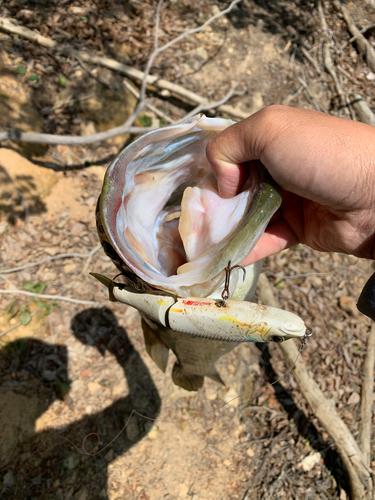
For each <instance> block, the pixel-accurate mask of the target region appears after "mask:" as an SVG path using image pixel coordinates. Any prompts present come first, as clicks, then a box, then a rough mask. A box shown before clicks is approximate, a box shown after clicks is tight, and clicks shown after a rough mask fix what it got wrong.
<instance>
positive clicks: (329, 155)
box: [206, 106, 375, 265]
mask: <svg viewBox="0 0 375 500" xmlns="http://www.w3.org/2000/svg"><path fill="white" fill-rule="evenodd" d="M206 153H207V158H208V160H209V162H210V163H211V165H212V167H213V169H214V171H215V175H216V178H217V181H218V186H219V193H220V195H221V196H222V197H224V198H229V197H231V196H234V195H235V194H237V193H238V192H239V191H240V190H241V188H242V186H243V184H244V183H245V181H246V179H247V177H248V175H249V173H250V175H251V168H252V162H253V161H254V160H260V161H261V162H262V164H263V165H264V166H265V167H266V169H267V170H268V172H269V173H270V174H271V176H272V177H273V178H274V179H275V181H276V182H277V183H278V184H279V185H280V187H281V188H282V190H283V193H282V197H283V201H282V204H281V207H280V209H279V210H278V211H277V212H276V214H275V215H274V217H273V218H272V220H271V222H270V224H269V225H268V228H267V229H266V231H265V233H264V234H263V235H262V237H261V238H260V240H259V242H258V243H257V245H256V246H255V248H254V250H253V251H252V252H251V254H250V255H249V256H248V258H247V259H246V260H245V262H244V265H248V264H251V263H253V262H255V261H257V260H260V259H262V258H264V257H267V256H269V255H272V254H274V253H277V252H279V251H281V250H284V249H285V248H289V247H291V246H293V245H296V244H298V243H305V244H306V245H308V246H310V247H311V248H313V249H314V250H320V251H325V252H332V251H333V252H343V253H349V254H352V255H356V256H358V257H365V258H370V259H373V258H374V256H375V254H374V242H375V236H374V234H375V128H373V127H370V126H369V125H364V124H363V123H359V122H354V121H350V120H345V119H343V118H336V117H332V116H330V115H326V114H323V113H318V112H316V111H309V110H303V109H296V108H288V107H286V106H269V107H267V108H264V109H262V110H261V111H258V112H257V113H255V114H253V115H252V116H250V117H249V118H247V119H246V120H244V121H242V122H239V123H236V124H235V125H232V126H231V127H229V128H227V129H226V130H224V131H223V132H221V133H220V134H218V135H217V136H216V137H215V138H214V139H212V140H211V141H210V143H209V144H208V145H207V150H206Z"/></svg>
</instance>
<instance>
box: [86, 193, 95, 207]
mask: <svg viewBox="0 0 375 500" xmlns="http://www.w3.org/2000/svg"><path fill="white" fill-rule="evenodd" d="M96 200H97V196H90V198H88V199H87V200H86V205H88V206H89V207H93V206H94V205H95V204H96Z"/></svg>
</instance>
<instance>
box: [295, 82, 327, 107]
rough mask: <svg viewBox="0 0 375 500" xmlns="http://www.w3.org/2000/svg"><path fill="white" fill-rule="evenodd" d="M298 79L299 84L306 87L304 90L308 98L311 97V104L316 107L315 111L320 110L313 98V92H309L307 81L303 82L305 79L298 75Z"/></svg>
mask: <svg viewBox="0 0 375 500" xmlns="http://www.w3.org/2000/svg"><path fill="white" fill-rule="evenodd" d="M298 81H299V82H300V84H301V85H303V87H304V88H305V89H306V92H307V93H308V94H309V97H310V99H311V101H312V103H313V105H314V107H315V109H316V110H317V111H321V109H320V106H319V104H318V102H317V100H316V99H315V97H314V96H313V93H312V92H311V90H310V87H309V86H308V85H307V83H306V82H305V80H304V79H303V78H301V77H299V78H298Z"/></svg>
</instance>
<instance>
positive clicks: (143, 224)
mask: <svg viewBox="0 0 375 500" xmlns="http://www.w3.org/2000/svg"><path fill="white" fill-rule="evenodd" d="M232 123H233V122H232V121H230V120H223V119H219V118H207V117H205V116H204V115H197V116H195V117H193V118H190V119H188V120H186V121H184V122H182V123H180V124H178V125H175V126H171V127H165V128H163V129H158V130H156V131H153V132H150V133H148V134H145V135H144V136H143V137H141V138H139V139H137V140H136V141H134V142H133V143H132V144H131V145H130V146H128V147H127V148H126V149H125V150H124V151H122V152H121V153H120V154H119V155H118V157H117V158H116V159H115V160H114V161H113V163H112V164H111V165H110V166H109V168H108V170H107V173H106V176H105V179H104V183H103V189H102V193H101V196H100V198H99V201H98V205H97V227H98V233H99V236H100V239H101V242H102V244H103V247H104V250H105V252H106V253H107V255H108V256H109V257H111V258H112V260H113V261H114V262H115V264H116V266H117V267H118V268H119V269H120V271H121V273H122V275H123V278H124V281H125V285H113V284H110V283H105V284H106V285H107V286H108V288H109V289H110V296H111V297H112V300H121V301H122V302H125V303H127V304H130V305H133V306H135V307H137V308H138V309H139V310H140V311H141V315H142V328H143V332H144V338H145V343H146V349H147V352H148V353H149V355H150V356H151V358H152V359H153V360H154V361H155V362H156V364H157V365H158V366H159V367H160V368H161V369H162V370H163V371H165V369H166V366H167V361H168V353H169V350H170V349H171V350H172V351H173V352H174V353H175V355H176V357H177V362H176V364H175V366H174V368H173V372H172V378H173V381H174V382H175V383H176V384H177V385H179V386H181V387H184V388H185V389H188V390H197V389H198V388H199V387H201V386H202V384H203V380H204V376H208V377H211V378H213V379H214V380H217V381H218V382H221V378H220V376H219V374H218V373H217V371H216V368H215V366H214V363H215V361H217V359H218V358H219V357H220V356H222V355H223V354H225V353H226V352H229V351H230V350H231V349H233V348H234V347H235V346H236V345H237V344H238V343H239V342H241V341H267V340H271V339H272V335H273V338H276V337H277V338H279V339H281V340H283V339H286V338H291V337H298V336H303V331H304V330H303V322H302V320H299V321H300V323H302V326H301V324H300V323H298V321H297V323H296V324H298V326H297V327H296V328H295V329H294V330H293V329H292V330H291V331H288V330H285V331H284V330H283V329H281V330H280V331H278V334H277V335H276V336H275V333H274V330H272V332H273V333H272V334H271V333H269V334H267V332H271V327H270V328H268V330H267V321H270V320H271V317H272V321H273V320H274V318H273V317H274V313H272V314H271V313H269V315H268V316H267V314H265V313H264V311H263V313H262V312H261V309H259V307H260V306H256V305H254V304H252V305H251V304H248V305H245V304H242V305H241V303H239V302H238V301H243V300H245V301H249V300H250V299H251V298H252V297H253V295H254V292H255V287H256V283H257V280H258V277H259V273H260V270H261V263H255V264H253V265H252V266H248V267H247V268H246V277H245V279H244V280H243V281H242V280H241V277H240V273H239V272H238V271H237V272H233V273H232V275H231V279H230V283H229V296H230V298H231V299H233V300H234V301H235V302H233V303H232V302H231V307H232V308H233V311H234V313H233V314H234V316H233V315H232V314H231V313H230V312H229V309H230V307H229V309H228V310H226V308H225V307H223V308H219V303H218V300H219V299H220V297H221V293H222V290H223V286H224V280H225V276H226V268H227V266H228V262H229V261H231V262H232V265H233V266H235V265H237V264H241V262H242V261H243V260H244V259H245V257H246V256H247V255H248V254H249V253H250V251H251V250H252V249H253V248H254V246H255V244H256V242H257V241H258V239H259V238H260V236H261V234H262V233H263V231H264V230H265V228H266V226H267V224H268V222H269V220H270V218H271V217H272V215H273V214H274V213H275V211H276V210H277V209H278V208H279V206H280V203H281V195H280V192H279V189H278V187H277V186H276V185H275V184H274V183H273V181H271V180H270V179H269V178H268V177H267V174H266V172H265V170H264V169H262V168H261V167H259V168H254V171H253V172H252V173H251V176H250V177H249V179H248V180H247V182H246V183H245V185H244V187H243V189H242V191H241V192H240V193H239V194H238V195H237V196H235V197H234V198H231V199H222V198H220V196H219V195H218V189H217V183H216V179H215V176H214V174H213V172H212V169H211V167H210V165H209V163H208V161H207V158H206V155H205V148H206V145H207V143H208V142H209V140H211V139H212V138H213V137H214V136H215V135H216V134H218V133H219V132H221V131H222V130H224V129H225V128H227V127H228V126H230V125H231V124H232ZM96 277H97V276H96ZM100 281H102V282H103V283H104V282H105V278H104V281H103V280H102V279H100ZM125 288H126V289H125ZM121 290H122V292H121ZM132 292H134V293H132ZM111 294H112V295H111ZM159 295H161V296H162V297H164V298H165V301H164V298H161V299H160V298H158V297H159ZM202 298H207V304H209V306H207V305H206V307H205V308H199V307H198V306H196V305H194V304H199V299H202ZM158 301H159V302H158ZM163 301H164V302H165V304H167V303H168V306H166V305H162V304H161V303H162V302H163ZM168 301H169V302H168ZM184 301H185V303H184ZM189 301H190V303H191V304H190V306H189V304H188V303H189ZM236 301H237V302H236ZM229 302H230V301H229ZM159 303H160V304H159ZM145 304H146V305H147V307H146V305H145ZM187 304H188V305H187ZM177 306H178V307H177ZM148 307H149V309H148ZM254 307H255V308H257V307H258V309H257V314H258V316H257V317H258V320H259V317H260V316H261V315H262V314H263V317H264V316H266V320H265V321H263V323H262V321H258V320H257V319H254V318H255V316H254V318H253V317H252V316H251V314H250V310H252V311H253V312H254V311H255V309H254ZM219 309H220V311H219ZM242 309H243V310H244V312H242ZM176 311H180V312H176ZM281 313H282V311H281ZM281 313H280V314H281ZM236 314H239V315H240V316H236ZM246 314H247V316H246ZM286 314H289V315H290V314H291V313H286ZM238 317H240V318H241V320H238ZM246 317H249V318H252V319H251V321H252V323H251V324H250V323H249V322H246V321H247V319H246ZM267 317H268V320H267ZM220 318H221V319H220ZM228 318H234V319H235V321H232V322H231V320H228ZM294 318H296V317H294ZM294 318H293V321H294ZM263 319H264V318H263ZM237 320H238V321H237ZM236 321H237V323H236ZM276 323H277V321H276ZM276 323H275V326H274V327H272V328H275V329H276V330H275V331H277V324H276ZM203 324H204V325H205V326H203ZM241 324H243V325H244V324H246V325H247V327H246V328H247V330H246V328H245V330H244V327H243V326H241ZM228 325H229V326H228ZM259 325H261V326H259ZM262 325H263V326H262ZM224 326H225V328H226V329H225V328H224ZM241 328H242V330H241ZM298 328H299V330H298V332H297V329H298ZM224 330H225V331H227V332H228V333H227V334H225V335H223V333H222V332H223V331H224ZM239 331H243V332H245V331H246V332H248V333H247V337H246V335H242V336H241V335H239V334H238V332H239ZM210 332H212V334H211V333H210ZM249 332H250V333H249ZM251 332H252V334H251ZM260 332H263V337H262V335H261V334H260ZM265 332H266V333H265ZM267 335H268V337H270V338H268V337H267Z"/></svg>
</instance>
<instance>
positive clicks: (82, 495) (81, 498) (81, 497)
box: [73, 486, 89, 500]
mask: <svg viewBox="0 0 375 500" xmlns="http://www.w3.org/2000/svg"><path fill="white" fill-rule="evenodd" d="M88 497H89V494H88V491H87V489H86V488H85V487H84V486H82V488H80V489H79V490H78V491H77V493H75V494H74V496H73V500H87V498H88Z"/></svg>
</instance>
